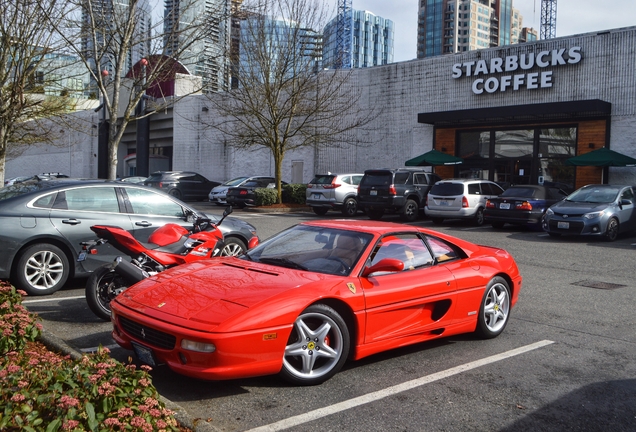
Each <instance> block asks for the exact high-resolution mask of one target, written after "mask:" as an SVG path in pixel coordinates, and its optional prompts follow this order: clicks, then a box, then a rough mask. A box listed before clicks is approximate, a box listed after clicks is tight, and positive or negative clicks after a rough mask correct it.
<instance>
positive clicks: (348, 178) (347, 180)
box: [340, 176, 351, 184]
mask: <svg viewBox="0 0 636 432" xmlns="http://www.w3.org/2000/svg"><path fill="white" fill-rule="evenodd" d="M340 181H342V182H343V183H345V184H351V176H343V177H341V179H340Z"/></svg>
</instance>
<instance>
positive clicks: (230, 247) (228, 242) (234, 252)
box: [219, 237, 247, 256]
mask: <svg viewBox="0 0 636 432" xmlns="http://www.w3.org/2000/svg"><path fill="white" fill-rule="evenodd" d="M223 243H225V244H224V245H223V249H221V253H220V254H219V255H221V256H239V255H242V254H243V252H245V251H246V250H247V246H245V243H244V242H243V241H242V240H241V239H238V238H236V237H229V238H226V239H225V240H224V241H223Z"/></svg>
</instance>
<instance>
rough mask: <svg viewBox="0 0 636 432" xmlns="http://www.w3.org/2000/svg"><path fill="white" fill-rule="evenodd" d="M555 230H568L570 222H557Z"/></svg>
mask: <svg viewBox="0 0 636 432" xmlns="http://www.w3.org/2000/svg"><path fill="white" fill-rule="evenodd" d="M557 228H559V229H569V228H570V222H558V223H557Z"/></svg>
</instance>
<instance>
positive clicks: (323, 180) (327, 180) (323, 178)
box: [309, 175, 335, 185]
mask: <svg viewBox="0 0 636 432" xmlns="http://www.w3.org/2000/svg"><path fill="white" fill-rule="evenodd" d="M334 177H335V176H333V175H320V176H316V177H314V178H313V180H312V181H310V182H309V184H316V185H328V184H331V182H332V180H333V179H334Z"/></svg>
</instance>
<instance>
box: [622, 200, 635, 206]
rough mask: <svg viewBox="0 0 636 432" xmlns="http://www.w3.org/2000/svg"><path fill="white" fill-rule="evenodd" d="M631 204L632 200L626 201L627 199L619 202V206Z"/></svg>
mask: <svg viewBox="0 0 636 432" xmlns="http://www.w3.org/2000/svg"><path fill="white" fill-rule="evenodd" d="M632 204H634V203H633V202H632V200H628V199H622V200H621V206H626V205H632Z"/></svg>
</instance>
